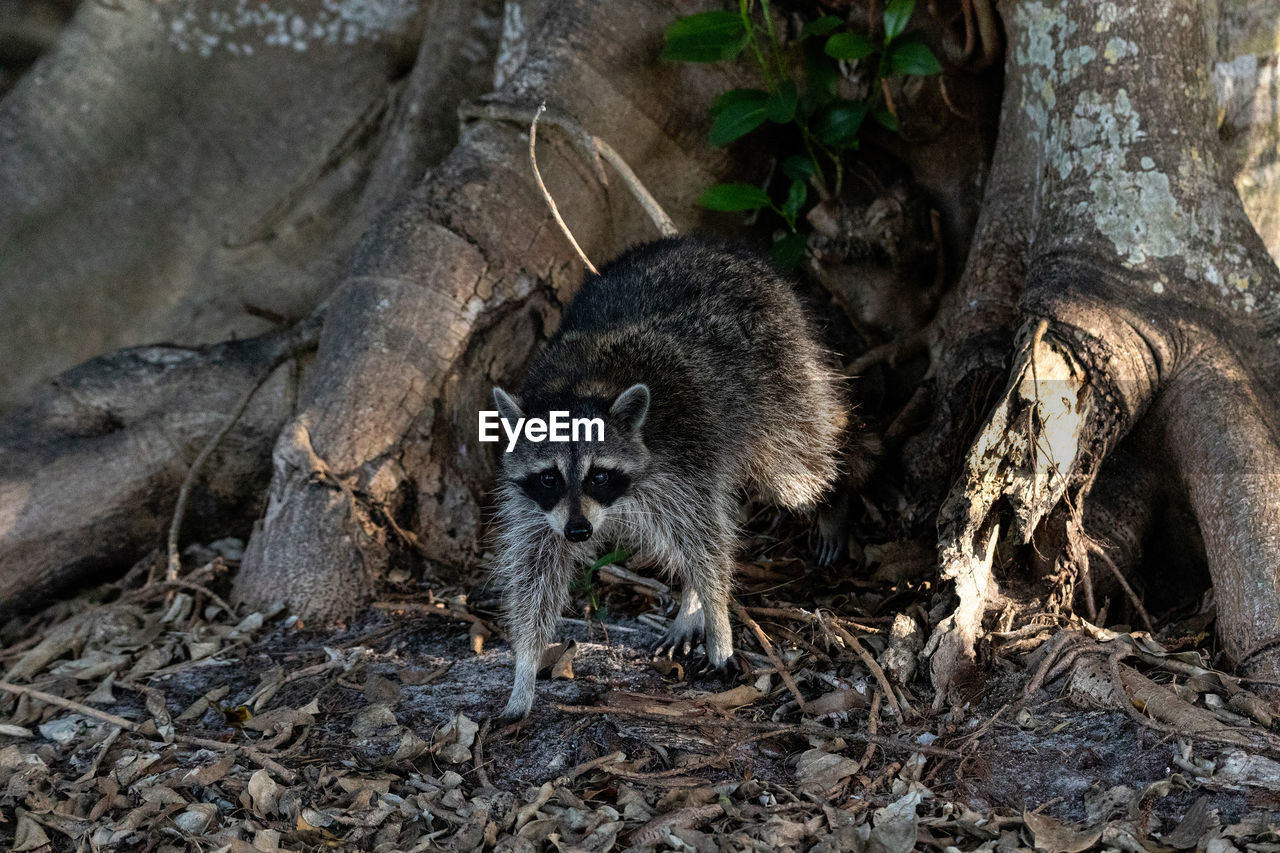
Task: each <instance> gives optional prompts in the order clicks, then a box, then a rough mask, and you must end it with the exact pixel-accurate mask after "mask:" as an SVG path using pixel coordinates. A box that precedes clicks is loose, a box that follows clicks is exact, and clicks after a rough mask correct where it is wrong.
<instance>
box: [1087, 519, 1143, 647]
mask: <svg viewBox="0 0 1280 853" xmlns="http://www.w3.org/2000/svg"><path fill="white" fill-rule="evenodd" d="M1089 551H1090V552H1091V553H1094V554H1097V555H1098V556H1099V557H1101V558H1102V562H1103V563H1104V564H1106V567H1107V569H1108V570H1109V571H1110V572H1111V574H1112V575H1113V576H1115V579H1116V581H1117V582H1118V583H1119V584H1120V587H1121V588H1122V589H1123V590H1124V592H1125V595H1127V596H1128V597H1129V602H1130V603H1131V604H1133V608H1134V610H1137V611H1138V618H1139V619H1141V620H1142V624H1143V625H1144V626H1146V629H1147V632H1148V633H1150V634H1155V632H1156V629H1155V625H1154V623H1152V621H1151V614H1150V613H1148V612H1147V608H1146V607H1144V606H1143V604H1142V599H1141V598H1139V597H1138V593H1136V592H1135V591H1134V589H1133V587H1132V586H1130V585H1129V581H1127V580H1125V577H1124V574H1123V573H1122V572H1121V571H1120V567H1119V566H1117V565H1116V564H1115V561H1114V560H1112V559H1111V555H1110V554H1108V553H1107V552H1106V550H1105V549H1103V547H1102V546H1101V545H1099V544H1098V543H1096V542H1090V543H1089Z"/></svg>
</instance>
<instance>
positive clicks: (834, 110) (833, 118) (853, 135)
mask: <svg viewBox="0 0 1280 853" xmlns="http://www.w3.org/2000/svg"><path fill="white" fill-rule="evenodd" d="M866 117H867V104H866V103H865V102H864V101H847V100H841V101H837V102H836V103H834V104H832V105H831V107H830V108H829V109H828V110H827V111H826V112H825V113H823V114H822V117H821V118H819V119H818V122H817V125H816V126H815V127H814V130H815V131H816V133H817V134H818V139H819V140H821V141H822V142H823V143H825V144H827V145H836V146H840V147H847V146H851V145H853V144H854V142H856V141H857V139H858V129H859V128H860V127H862V120H863V119H865V118H866Z"/></svg>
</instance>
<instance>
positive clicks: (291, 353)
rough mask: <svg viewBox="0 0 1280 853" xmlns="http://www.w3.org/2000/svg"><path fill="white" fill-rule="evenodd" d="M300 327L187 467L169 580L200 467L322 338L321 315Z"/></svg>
mask: <svg viewBox="0 0 1280 853" xmlns="http://www.w3.org/2000/svg"><path fill="white" fill-rule="evenodd" d="M299 328H300V329H301V334H299V335H298V339H297V340H296V341H295V346H294V347H290V348H289V349H287V350H284V351H282V352H281V353H279V354H278V355H277V356H276V357H275V358H274V359H272V360H271V362H270V363H269V364H268V365H267V367H266V368H265V369H264V370H263V371H262V375H261V376H259V377H258V381H256V382H254V383H253V384H252V385H250V386H249V387H248V388H247V389H245V392H244V395H243V396H242V397H241V398H240V402H239V403H237V404H236V407H235V408H234V409H233V410H232V411H231V414H230V415H228V416H227V422H226V423H224V424H223V425H222V429H220V430H218V432H217V433H215V434H214V436H213V437H212V438H211V439H209V441H208V443H207V444H205V446H204V449H203V450H201V451H200V454H199V455H198V456H196V459H195V461H194V462H192V463H191V467H190V468H189V469H188V470H187V476H186V477H185V478H184V479H183V481H182V488H181V489H180V490H179V491H178V501H177V503H176V504H174V507H173V520H172V521H170V522H169V540H168V546H169V561H168V569H167V574H166V580H168V581H169V583H174V582H175V581H177V580H178V572H179V571H180V570H181V568H182V561H181V558H180V557H179V554H178V534H179V533H181V532H182V517H183V516H184V515H185V514H186V511H187V501H188V500H189V499H190V498H191V490H192V489H193V488H194V487H195V484H196V481H197V480H198V479H199V477H200V471H201V470H202V469H203V468H204V465H205V463H206V462H208V461H209V457H210V456H212V455H213V451H215V450H217V449H218V445H219V444H221V443H222V440H223V439H224V438H226V437H227V433H229V432H231V429H232V427H234V426H235V425H236V421H238V420H240V416H241V415H243V414H244V411H245V409H247V408H249V403H250V402H251V401H252V400H253V396H254V395H255V394H257V393H258V390H259V389H260V388H261V387H262V386H263V385H265V384H266V382H267V380H268V379H270V378H271V376H272V374H274V373H275V372H276V370H277V369H278V368H279V367H280V365H282V364H284V363H285V362H286V361H288V360H289V359H292V358H297V356H298V355H299V354H300V353H301V352H304V351H305V350H307V349H310V348H313V347H315V345H316V341H317V340H319V338H320V324H319V322H318V317H317V318H312V320H310V321H308V322H307V323H305V324H304V325H303V326H300V327H299Z"/></svg>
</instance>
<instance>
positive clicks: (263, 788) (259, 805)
mask: <svg viewBox="0 0 1280 853" xmlns="http://www.w3.org/2000/svg"><path fill="white" fill-rule="evenodd" d="M249 799H250V800H251V801H252V803H253V811H254V812H255V813H256V814H257V815H258V816H259V817H267V816H268V815H269V814H271V813H272V812H273V811H275V808H276V804H277V803H278V802H279V801H280V786H279V785H277V784H276V780H274V779H272V778H271V775H270V774H269V773H267V771H266V770H264V769H262V768H259V769H258V770H256V771H254V774H253V775H252V776H250V777H249Z"/></svg>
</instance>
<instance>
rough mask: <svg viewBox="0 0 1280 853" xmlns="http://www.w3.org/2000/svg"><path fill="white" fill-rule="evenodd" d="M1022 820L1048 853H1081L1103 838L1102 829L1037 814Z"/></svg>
mask: <svg viewBox="0 0 1280 853" xmlns="http://www.w3.org/2000/svg"><path fill="white" fill-rule="evenodd" d="M1022 820H1023V822H1025V823H1026V825H1027V829H1029V830H1031V837H1032V838H1033V839H1034V840H1035V843H1036V847H1038V848H1041V849H1043V850H1045V851H1046V853H1081V851H1084V850H1088V849H1089V848H1090V847H1092V846H1093V845H1094V844H1096V843H1097V842H1098V839H1099V838H1101V837H1102V830H1101V829H1100V828H1099V829H1076V828H1075V827H1072V826H1069V825H1067V824H1065V823H1063V822H1062V821H1059V820H1055V819H1054V818H1051V817H1049V816H1048V815H1043V814H1036V813H1035V812H1023V814H1022ZM1196 837H1197V838H1198V837H1199V836H1196Z"/></svg>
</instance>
